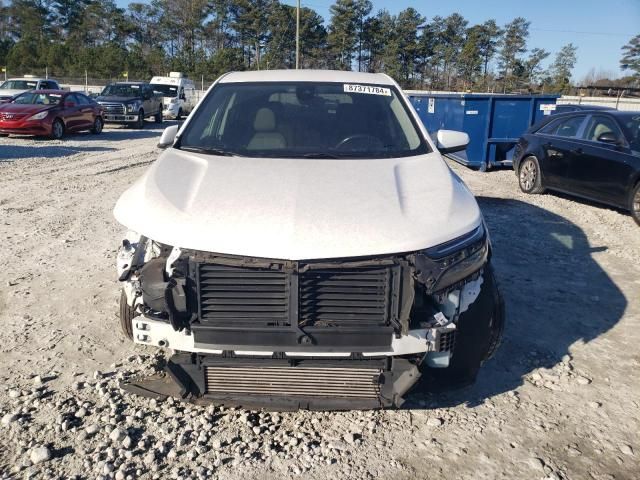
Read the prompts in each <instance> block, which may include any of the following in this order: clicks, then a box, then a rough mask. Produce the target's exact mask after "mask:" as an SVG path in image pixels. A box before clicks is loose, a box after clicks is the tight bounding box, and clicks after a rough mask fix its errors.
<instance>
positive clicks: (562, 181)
mask: <svg viewBox="0 0 640 480" xmlns="http://www.w3.org/2000/svg"><path fill="white" fill-rule="evenodd" d="M586 118H587V115H584V114H582V115H580V114H578V115H572V116H569V117H563V118H559V119H558V120H556V121H554V122H551V123H549V124H548V125H546V126H545V127H543V128H542V129H540V130H539V131H538V132H537V133H536V136H538V137H539V140H540V143H541V148H542V151H543V153H544V155H543V158H541V159H539V160H540V167H541V169H542V174H543V176H544V182H545V184H546V185H549V186H554V187H556V188H559V189H562V190H571V185H570V182H569V179H570V177H569V165H570V163H571V159H572V156H573V155H574V152H575V149H576V146H575V140H576V139H577V138H578V135H579V134H580V133H581V132H582V129H583V125H584V122H585V120H586Z"/></svg>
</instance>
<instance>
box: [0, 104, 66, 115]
mask: <svg viewBox="0 0 640 480" xmlns="http://www.w3.org/2000/svg"><path fill="white" fill-rule="evenodd" d="M54 107H56V105H29V104H27V105H25V104H16V103H0V112H3V113H22V114H36V113H38V112H42V111H44V110H49V109H51V108H54Z"/></svg>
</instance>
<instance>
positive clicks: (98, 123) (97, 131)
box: [91, 117, 104, 135]
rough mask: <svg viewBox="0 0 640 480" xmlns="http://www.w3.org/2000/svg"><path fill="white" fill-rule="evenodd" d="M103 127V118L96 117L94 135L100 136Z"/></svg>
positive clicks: (92, 130)
mask: <svg viewBox="0 0 640 480" xmlns="http://www.w3.org/2000/svg"><path fill="white" fill-rule="evenodd" d="M102 127H104V122H103V121H102V118H101V117H96V119H95V120H94V121H93V127H91V133H93V134H94V135H98V134H100V133H101V132H102Z"/></svg>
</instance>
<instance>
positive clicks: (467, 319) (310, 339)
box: [114, 70, 504, 409]
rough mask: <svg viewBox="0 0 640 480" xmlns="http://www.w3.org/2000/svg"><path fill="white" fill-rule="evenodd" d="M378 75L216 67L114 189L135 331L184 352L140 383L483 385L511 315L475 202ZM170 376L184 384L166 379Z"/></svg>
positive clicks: (312, 396)
mask: <svg viewBox="0 0 640 480" xmlns="http://www.w3.org/2000/svg"><path fill="white" fill-rule="evenodd" d="M437 139H438V142H437V143H435V144H434V142H433V141H432V140H431V139H430V136H429V134H428V133H427V131H426V130H425V128H424V126H423V125H422V124H421V123H420V121H419V119H418V116H417V115H416V113H415V111H414V110H413V108H412V107H411V105H410V104H409V103H408V101H407V100H406V98H405V97H404V95H403V94H402V91H401V90H400V88H399V87H398V85H397V84H396V83H395V82H394V81H393V80H392V79H391V78H389V77H388V76H386V75H382V74H365V73H352V72H335V71H312V70H298V71H266V72H265V71H261V72H242V73H231V74H227V75H224V76H223V77H221V78H220V79H219V80H218V81H217V82H216V83H215V84H214V85H213V86H212V87H211V88H210V90H209V91H208V92H207V95H206V97H205V98H204V99H203V101H202V102H201V103H200V104H199V105H198V107H197V108H196V109H195V110H194V112H193V114H192V115H191V116H190V117H189V119H188V120H187V121H186V123H185V124H184V125H183V126H182V127H181V128H180V130H179V131H178V127H177V126H173V127H169V128H168V129H167V130H165V132H164V133H163V135H162V137H161V140H160V145H159V146H161V147H163V148H166V150H165V151H164V153H162V154H161V155H160V157H159V158H158V160H157V161H156V162H155V163H154V164H153V165H152V166H151V167H150V168H149V170H148V171H147V172H146V173H145V174H144V175H143V177H142V178H140V179H139V180H138V181H137V182H136V183H135V184H134V185H133V186H132V187H131V188H129V190H127V191H126V192H125V193H124V194H123V195H122V196H121V197H120V199H119V200H118V203H117V205H116V207H115V211H114V214H115V216H116V218H117V220H118V221H119V222H120V223H122V224H123V225H124V226H126V227H127V228H129V229H130V232H129V233H128V234H127V237H126V238H125V239H124V240H123V243H122V247H121V248H120V250H119V253H118V275H119V279H120V281H122V282H123V285H124V288H123V293H122V296H121V308H120V313H121V323H122V327H123V330H124V332H125V334H126V335H128V336H129V337H130V338H132V339H133V341H135V342H136V343H141V344H146V345H155V346H160V347H166V348H169V349H172V350H174V354H173V356H172V357H171V358H170V359H169V361H168V362H167V372H168V378H170V379H173V380H174V382H172V383H171V384H169V383H167V382H162V381H158V379H154V378H149V379H146V380H140V381H137V382H135V383H132V384H129V385H128V387H127V388H129V389H130V390H131V391H136V392H140V393H149V392H152V391H155V392H156V393H161V394H165V395H168V394H179V395H180V396H182V397H184V398H189V399H194V400H195V399H198V400H199V401H201V400H203V399H204V400H208V401H211V402H214V403H217V404H225V405H241V406H245V407H256V406H257V407H260V406H263V407H264V406H268V407H278V408H308V409H327V408H329V409H343V408H376V407H388V406H399V405H401V404H402V402H403V395H404V394H405V393H406V392H407V391H408V390H409V388H411V387H412V386H413V385H414V384H416V382H417V381H418V379H419V378H420V376H421V375H424V376H426V377H427V378H428V379H429V381H448V380H455V382H470V381H473V380H474V379H475V376H476V374H477V372H478V369H479V367H480V364H481V363H482V362H483V361H484V360H485V359H487V358H488V357H489V356H490V355H491V354H492V352H493V351H494V350H495V348H496V347H497V345H498V343H499V340H500V337H501V333H502V328H503V325H504V311H503V306H502V301H501V298H500V295H499V293H498V289H497V285H496V282H495V279H494V275H493V271H492V268H491V266H490V263H489V261H490V257H491V245H490V242H489V236H488V233H487V230H486V226H485V225H484V222H483V218H482V215H481V213H480V210H479V208H478V205H477V203H476V200H475V198H474V197H473V195H472V194H471V193H470V192H469V190H468V189H467V187H466V186H465V185H464V183H463V182H462V181H461V180H460V179H459V178H458V177H457V176H456V175H455V174H453V173H452V172H451V170H450V169H449V168H448V166H447V165H446V163H445V162H444V161H443V159H442V156H441V154H442V153H446V152H453V151H458V150H461V149H464V148H465V147H466V144H467V143H468V141H469V139H468V136H467V135H466V134H464V133H459V132H451V131H439V132H438V133H437ZM168 385H170V386H168Z"/></svg>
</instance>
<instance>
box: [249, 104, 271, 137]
mask: <svg viewBox="0 0 640 480" xmlns="http://www.w3.org/2000/svg"><path fill="white" fill-rule="evenodd" d="M253 129H254V130H255V131H256V132H272V131H273V130H275V129H276V116H275V114H274V113H273V110H271V109H270V108H261V109H260V110H258V113H256V118H255V120H254V121H253Z"/></svg>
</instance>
